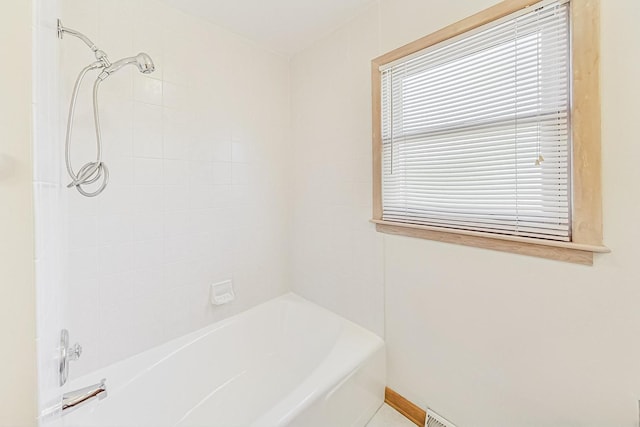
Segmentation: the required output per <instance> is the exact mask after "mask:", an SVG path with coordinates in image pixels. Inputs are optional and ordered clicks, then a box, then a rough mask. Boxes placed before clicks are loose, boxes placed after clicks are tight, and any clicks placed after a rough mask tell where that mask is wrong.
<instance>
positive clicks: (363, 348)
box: [62, 294, 385, 427]
mask: <svg viewBox="0 0 640 427" xmlns="http://www.w3.org/2000/svg"><path fill="white" fill-rule="evenodd" d="M102 378H107V386H108V397H107V398H106V399H104V400H101V401H98V402H93V403H90V404H89V405H87V406H84V407H81V408H79V409H76V410H75V411H74V412H72V413H69V414H67V415H65V416H63V417H62V420H63V425H64V426H68V427H70V426H82V427H89V426H105V427H106V426H109V427H116V426H154V427H160V426H185V427H186V426H210V427H234V426H255V427H258V426H260V427H277V426H296V427H340V426H354V427H355V426H364V425H365V424H366V423H367V421H368V420H369V419H370V418H371V417H372V416H373V414H374V413H375V411H376V410H377V409H378V407H380V405H381V404H382V401H383V398H384V385H385V350H384V343H383V341H382V340H381V339H380V338H379V337H377V336H376V335H374V334H372V333H371V332H369V331H367V330H365V329H363V328H361V327H360V326H357V325H355V324H354V323H351V322H349V321H347V320H345V319H343V318H341V317H339V316H337V315H335V314H333V313H331V312H329V311H327V310H324V309H322V308H320V307H318V306H316V305H314V304H312V303H310V302H308V301H305V300H303V299H302V298H300V297H297V296H295V295H293V294H289V295H285V296H282V297H280V298H276V299H274V300H272V301H269V302H267V303H265V304H262V305H259V306H257V307H255V308H253V309H251V310H248V311H246V312H244V313H241V314H239V315H237V316H234V317H232V318H230V319H227V320H224V321H221V322H218V323H215V324H212V325H210V326H208V327H206V328H204V329H201V330H199V331H197V332H194V333H191V334H189V335H186V336H184V337H181V338H178V339H176V340H173V341H171V342H169V343H166V344H164V345H162V346H159V347H156V348H153V349H151V350H149V351H146V352H144V353H141V354H139V355H136V356H134V357H132V358H130V359H127V360H124V361H122V362H119V363H117V364H114V365H112V366H109V367H107V368H104V369H102V370H100V371H97V372H94V373H92V374H91V375H88V376H85V377H83V378H79V379H77V380H74V381H73V382H71V383H69V384H68V386H65V390H73V389H76V388H81V387H84V386H87V385H90V384H93V383H96V382H98V381H99V380H100V379H102Z"/></svg>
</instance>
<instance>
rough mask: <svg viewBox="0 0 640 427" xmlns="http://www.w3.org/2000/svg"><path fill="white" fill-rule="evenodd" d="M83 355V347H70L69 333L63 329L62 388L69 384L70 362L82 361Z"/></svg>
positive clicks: (60, 362)
mask: <svg viewBox="0 0 640 427" xmlns="http://www.w3.org/2000/svg"><path fill="white" fill-rule="evenodd" d="M81 355H82V346H80V344H78V343H76V344H74V345H73V346H71V347H70V346H69V331H67V330H66V329H63V330H62V331H61V332H60V361H59V365H58V374H59V376H60V386H61V387H62V386H63V385H64V384H65V383H66V382H67V378H69V362H71V361H74V360H78V359H80V356H81Z"/></svg>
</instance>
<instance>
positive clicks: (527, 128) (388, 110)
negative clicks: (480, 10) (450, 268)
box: [381, 1, 571, 241]
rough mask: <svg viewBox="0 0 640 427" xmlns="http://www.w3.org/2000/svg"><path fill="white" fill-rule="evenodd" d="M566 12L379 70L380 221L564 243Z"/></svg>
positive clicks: (529, 14)
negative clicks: (380, 92) (380, 130)
mask: <svg viewBox="0 0 640 427" xmlns="http://www.w3.org/2000/svg"><path fill="white" fill-rule="evenodd" d="M568 6H569V4H568V2H567V1H547V2H542V3H540V4H538V5H534V6H532V7H530V8H528V9H526V12H521V13H518V14H514V15H511V16H508V17H506V18H504V19H502V20H499V21H496V22H494V23H491V24H488V25H486V26H483V27H481V28H479V29H478V30H475V31H473V32H470V33H466V34H463V35H461V36H458V37H456V38H454V39H451V40H448V41H447V42H443V43H441V44H437V45H435V46H432V47H430V48H428V49H425V50H423V51H421V52H418V53H417V54H415V55H412V56H410V57H407V58H404V59H401V60H398V61H396V62H394V63H391V64H388V65H386V66H385V67H383V68H382V69H381V71H382V144H383V145H382V147H383V148H382V149H383V155H382V172H383V173H382V181H383V182H382V199H383V220H386V221H393V222H401V223H410V224H418V225H427V226H435V227H445V228H454V229H463V230H472V231H481V232H488V233H499V234H509V235H516V236H525V237H534V238H542V239H551V240H562V241H569V240H571V230H570V224H571V221H570V215H571V213H570V202H571V188H570V163H571V161H570V159H571V153H570V148H571V144H570V134H571V132H570V114H569V113H570V100H571V85H570V74H571V70H570V41H569V40H570V34H569V31H570V25H569V7H568Z"/></svg>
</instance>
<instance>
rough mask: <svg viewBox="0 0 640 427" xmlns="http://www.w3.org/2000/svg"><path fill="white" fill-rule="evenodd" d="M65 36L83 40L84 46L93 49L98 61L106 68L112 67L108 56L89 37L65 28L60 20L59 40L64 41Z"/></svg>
mask: <svg viewBox="0 0 640 427" xmlns="http://www.w3.org/2000/svg"><path fill="white" fill-rule="evenodd" d="M65 34H69V35H72V36H74V37H77V38H79V39H80V40H82V41H83V42H84V44H86V45H87V46H89V49H91V51H92V52H93V53H94V54H95V55H96V59H97V60H98V61H101V62H102V63H103V64H104V67H105V68H106V67H109V66H110V65H111V62H110V61H109V58H107V54H106V53H105V52H104V51H103V50H102V49H100V48H98V46H96V45H95V43H93V42H92V41H91V39H89V37H87V36H85V35H84V34H82V33H81V32H80V31H76V30H74V29H71V28H67V27H65V26H64V25H62V21H61V20H59V19H58V38H59V39H61V40H62V37H63V36H64V35H65Z"/></svg>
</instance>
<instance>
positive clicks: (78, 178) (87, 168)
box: [65, 61, 109, 197]
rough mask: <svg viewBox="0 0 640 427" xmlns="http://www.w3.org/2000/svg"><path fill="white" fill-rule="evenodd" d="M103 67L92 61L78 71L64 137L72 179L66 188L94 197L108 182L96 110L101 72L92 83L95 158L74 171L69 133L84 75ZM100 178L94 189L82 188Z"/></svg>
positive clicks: (100, 62)
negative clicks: (73, 188)
mask: <svg viewBox="0 0 640 427" xmlns="http://www.w3.org/2000/svg"><path fill="white" fill-rule="evenodd" d="M104 67H105V63H104V62H102V61H97V62H94V63H92V64H90V65H88V66H86V67H85V68H83V69H82V71H80V74H78V78H77V79H76V82H75V85H74V87H73V94H72V96H71V105H70V106H69V119H68V120H67V134H66V138H65V159H66V164H67V172H68V173H69V176H70V177H71V179H72V181H71V182H70V183H69V184H68V185H67V188H71V187H75V188H76V190H78V192H79V193H80V194H82V195H83V196H86V197H94V196H97V195H98V194H100V193H102V192H103V191H104V189H105V188H106V186H107V184H108V183H109V169H108V168H107V165H105V164H104V162H103V161H102V135H101V132H100V114H99V112H98V88H99V87H100V83H102V80H103V78H104V77H103V76H102V74H101V75H100V76H98V78H96V81H95V82H94V84H93V120H94V125H95V131H96V160H95V161H94V162H88V163H86V164H84V165H83V166H82V167H81V168H80V169H79V170H78V172H77V173H76V172H75V171H74V170H73V166H72V164H71V134H72V130H73V116H74V112H75V109H76V101H77V99H78V92H79V91H80V86H81V85H82V80H84V77H85V75H86V74H87V73H88V72H89V71H91V70H96V69H101V68H104ZM100 179H102V183H101V184H100V186H99V187H98V188H97V189H96V190H94V191H87V190H85V189H84V188H83V186H85V185H90V184H93V183H95V182H97V181H99V180H100Z"/></svg>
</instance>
